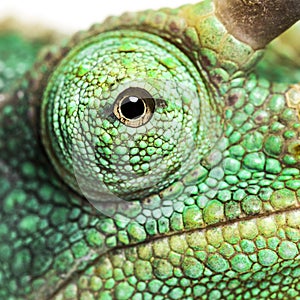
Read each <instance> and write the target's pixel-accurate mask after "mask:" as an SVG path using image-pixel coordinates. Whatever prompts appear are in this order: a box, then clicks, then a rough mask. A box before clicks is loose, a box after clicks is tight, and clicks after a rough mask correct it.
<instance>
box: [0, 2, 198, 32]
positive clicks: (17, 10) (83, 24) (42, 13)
mask: <svg viewBox="0 0 300 300" xmlns="http://www.w3.org/2000/svg"><path fill="white" fill-rule="evenodd" d="M199 1H200V0H156V1H155V0H154V1H145V0H104V1H103V0H98V1H96V0H79V1H76V0H73V1H69V0H68V1H66V0H43V1H41V0H40V1H39V0H23V1H22V0H0V20H1V19H3V18H4V17H7V16H13V17H15V18H16V19H18V20H20V21H23V22H26V23H33V24H39V23H40V24H42V25H45V26H47V27H50V28H53V29H58V30H60V31H62V32H65V33H73V32H74V31H77V30H81V29H87V28H88V27H89V26H90V25H92V24H93V23H98V22H101V21H103V19H104V18H106V17H107V16H109V15H119V14H121V13H123V12H125V11H139V10H144V9H148V8H153V9H158V8H161V7H174V8H175V7H178V6H180V5H183V4H186V3H197V2H199Z"/></svg>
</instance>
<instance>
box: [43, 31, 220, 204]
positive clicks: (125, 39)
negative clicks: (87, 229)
mask: <svg viewBox="0 0 300 300" xmlns="http://www.w3.org/2000/svg"><path fill="white" fill-rule="evenodd" d="M211 115H212V113H211V107H210V105H209V101H208V96H207V91H206V88H205V87H204V83H203V80H202V78H201V76H200V74H199V72H198V70H197V68H196V67H195V65H194V64H193V63H192V62H191V60H190V59H189V58H188V57H187V56H186V55H185V54H184V53H182V52H181V51H180V50H179V49H178V48H177V47H175V46H174V45H172V44H170V43H168V42H166V41H165V40H163V39H162V38H159V37H157V36H154V35H151V34H146V33H141V32H138V31H136V32H134V31H133V32H132V31H126V30H123V31H115V32H108V33H102V34H100V35H98V36H94V37H91V38H89V39H87V40H85V41H83V42H81V43H79V45H78V46H76V47H75V48H73V49H72V50H71V51H70V52H69V53H68V54H67V55H66V56H65V57H64V58H63V59H62V60H61V61H60V62H59V63H58V65H57V66H56V69H55V71H54V72H53V73H52V75H50V77H49V81H48V85H47V87H46V89H45V92H44V95H43V99H42V106H41V134H42V141H43V144H44V146H45V148H46V151H47V153H48V156H49V158H50V160H51V162H52V164H53V165H54V167H55V169H56V171H57V172H58V174H60V175H61V177H62V178H63V180H64V181H65V182H66V183H67V184H68V185H69V186H71V187H72V188H73V189H75V190H76V191H77V192H79V193H81V194H83V195H84V196H85V197H86V198H88V199H92V200H95V199H96V200H97V201H106V200H103V199H107V198H104V197H103V193H104V192H105V193H107V192H109V193H111V194H113V195H117V197H118V198H121V199H126V200H130V199H138V198H140V197H145V196H147V195H149V194H151V193H154V192H157V191H160V190H161V189H163V188H165V187H167V186H169V185H170V184H171V183H172V182H174V181H176V180H177V179H178V178H181V177H182V175H183V174H186V173H187V172H188V171H190V170H191V168H192V167H193V166H194V165H195V163H197V162H199V160H200V159H201V156H202V154H203V153H205V152H207V150H208V149H209V144H210V143H212V142H213V141H214V136H215V135H216V133H215V130H214V129H213V128H212V129H210V128H211V126H210V125H209V124H210V123H211V122H212V121H211ZM208 130H212V131H213V132H214V133H213V134H208V133H207V131H208ZM208 137H209V140H208ZM110 199H111V198H110ZM109 201H111V200H109Z"/></svg>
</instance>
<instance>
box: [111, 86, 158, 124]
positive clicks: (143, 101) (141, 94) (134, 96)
mask: <svg viewBox="0 0 300 300" xmlns="http://www.w3.org/2000/svg"><path fill="white" fill-rule="evenodd" d="M154 110H155V100H154V99H153V97H152V96H151V95H150V94H149V93H148V92H147V91H146V90H144V89H141V88H128V89H126V90H125V91H123V92H122V93H121V94H120V95H119V96H118V98H117V100H116V102H115V105H114V110H113V111H114V115H115V116H116V117H117V118H118V119H119V120H120V121H121V122H122V123H123V124H125V125H127V126H130V127H139V126H142V125H145V124H146V123H147V122H148V121H149V120H150V119H151V118H152V116H153V113H154Z"/></svg>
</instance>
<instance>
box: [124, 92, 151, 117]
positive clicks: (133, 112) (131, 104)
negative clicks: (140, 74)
mask: <svg viewBox="0 0 300 300" xmlns="http://www.w3.org/2000/svg"><path fill="white" fill-rule="evenodd" d="M120 108H121V112H122V114H123V116H124V117H125V118H127V119H129V120H134V119H138V118H140V117H141V116H142V115H143V114H144V113H145V104H144V101H143V100H141V99H140V98H138V97H135V96H129V97H126V98H124V99H123V101H122V104H121V107H120Z"/></svg>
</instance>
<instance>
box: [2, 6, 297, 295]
mask: <svg viewBox="0 0 300 300" xmlns="http://www.w3.org/2000/svg"><path fill="white" fill-rule="evenodd" d="M103 32H114V34H115V35H122V36H125V37H126V36H127V35H129V36H130V35H132V34H133V35H134V32H135V33H136V34H137V35H138V36H139V37H143V32H144V33H145V34H144V37H145V40H149V36H150V35H151V36H152V37H153V36H154V37H153V39H154V40H153V41H152V42H153V43H154V44H155V45H156V46H157V45H159V47H161V48H162V49H164V51H167V52H168V53H169V54H170V58H169V59H168V60H165V61H163V62H162V61H159V65H160V66H162V65H163V66H164V70H163V71H161V72H158V71H157V69H156V67H154V69H151V65H147V67H148V68H146V67H145V68H144V66H143V60H142V61H141V66H140V67H139V69H138V67H137V65H135V64H134V59H136V57H135V56H134V54H135V53H136V52H137V50H136V49H134V45H132V44H130V41H129V42H128V45H126V47H124V48H126V49H124V48H123V50H122V51H121V50H120V52H123V53H129V54H128V55H129V58H128V57H127V58H128V60H127V61H126V59H125V58H123V59H124V60H125V62H124V61H123V62H122V63H124V64H125V69H126V71H124V72H125V73H126V72H127V73H128V74H129V75H128V76H131V77H132V78H136V79H140V78H141V74H144V75H143V76H144V79H145V78H147V76H148V77H149V76H150V75H149V74H150V73H151V76H153V75H154V77H155V79H157V80H159V81H161V80H162V78H161V76H162V75H161V74H169V73H170V74H171V75H170V76H171V80H172V81H176V80H177V79H176V78H177V76H178V73H180V72H181V71H182V70H184V68H186V69H185V70H186V71H187V72H190V74H193V75H191V77H193V78H194V79H195V78H198V80H199V82H196V83H194V84H195V86H196V90H198V91H199V94H198V96H197V97H199V99H200V100H199V101H200V112H201V113H200V116H198V117H199V120H198V119H197V120H198V122H199V124H200V125H199V128H198V127H197V128H198V129H199V130H194V131H193V130H192V133H193V136H194V140H195V141H197V140H198V139H197V138H198V137H199V136H201V139H200V143H198V142H197V143H196V142H195V145H196V150H197V153H198V154H199V159H198V160H196V161H193V160H192V159H191V160H190V161H189V160H188V159H189V157H185V160H186V161H185V162H182V163H183V164H185V165H187V162H188V163H189V168H184V173H182V174H179V173H178V174H177V175H176V176H174V177H172V176H171V175H172V174H174V173H176V171H174V172H173V173H172V174H170V176H171V177H170V178H171V179H169V177H163V179H161V180H163V182H162V183H161V185H158V187H153V188H151V187H149V188H148V187H147V189H146V191H143V193H144V192H145V194H146V196H144V197H141V196H140V195H141V194H143V193H139V192H138V190H134V191H133V192H132V193H130V190H129V191H128V187H125V188H124V190H122V188H120V192H119V194H118V195H120V194H121V195H123V194H124V195H125V196H126V195H129V198H130V201H128V202H122V203H121V204H114V205H113V206H112V207H110V215H111V216H113V217H107V216H105V215H103V214H101V213H100V212H98V211H97V210H96V209H95V208H94V207H93V206H92V205H91V204H90V203H89V202H88V201H87V200H86V198H85V196H84V195H83V194H84V192H83V194H82V190H81V189H80V187H79V188H78V186H76V180H75V179H76V178H75V179H74V174H71V172H70V170H71V168H70V167H69V166H68V164H66V163H65V161H64V159H65V157H68V155H67V154H66V155H65V156H63V155H62V156H59V155H57V153H60V152H59V151H60V150H57V149H59V147H57V145H53V144H52V143H54V144H55V139H54V138H53V136H49V134H53V133H55V134H57V133H56V132H57V131H58V134H57V136H58V138H60V137H61V136H60V135H59V134H62V135H64V134H65V131H64V130H65V129H62V128H60V130H57V127H55V126H54V127H53V128H54V129H51V126H52V123H51V122H52V121H53V120H52V119H51V118H52V117H49V118H48V119H47V118H45V117H43V115H45V114H49V115H50V116H53V115H54V116H55V110H54V113H53V111H51V112H49V111H48V108H47V105H46V104H43V103H48V102H51V101H53V103H54V104H53V105H55V103H56V102H55V101H60V99H61V98H60V97H59V96H57V97H56V98H55V97H50V96H49V94H47V92H46V93H44V92H45V90H46V89H47V88H48V89H51V88H52V86H55V84H56V80H54V79H57V77H55V76H58V77H59V76H63V75H60V73H59V72H60V70H61V61H62V58H64V57H68V55H69V54H70V53H74V55H73V56H76V55H77V50H76V49H77V48H76V47H81V46H78V45H83V44H84V43H86V41H90V40H91V39H93V40H94V41H96V42H97V39H100V38H101V37H102V36H103V35H102V33H103ZM116 32H117V33H116ZM146 33H147V34H146ZM155 36H156V38H155ZM8 38H9V39H11V42H10V43H7V42H6V41H7V39H8ZM5 39H6V41H5ZM158 40H159V41H158ZM43 43H44V42H43V41H39V42H38V43H37V42H36V41H26V40H24V39H21V38H20V39H19V38H17V37H12V36H11V35H9V34H7V35H6V38H5V37H4V35H2V36H1V37H0V58H1V63H2V65H3V66H2V68H1V71H0V76H1V77H0V79H1V82H3V84H2V85H0V97H1V100H2V101H1V111H0V163H1V168H0V199H1V207H0V262H1V264H0V299H14V300H15V299H56V300H59V299H82V300H83V299H85V300H86V299H135V300H137V299H156V300H159V299H298V298H299V297H300V260H299V258H300V255H299V251H300V209H299V204H300V203H299V199H300V166H299V155H300V150H299V149H300V141H299V128H300V121H299V109H300V108H299V104H298V103H299V99H300V91H299V90H300V87H299V85H298V84H296V83H295V84H293V85H289V84H288V83H286V84H283V83H281V81H285V82H286V81H288V82H291V81H292V80H298V78H299V71H298V70H297V68H294V67H293V65H292V64H291V68H289V70H293V72H289V73H288V74H285V75H283V74H282V73H280V72H278V70H276V67H275V66H274V65H272V64H273V63H274V60H272V59H270V60H269V62H268V60H265V61H264V62H262V63H261V64H260V65H259V68H258V69H257V70H259V71H260V74H259V73H258V72H257V71H255V70H254V71H252V68H253V67H255V65H256V63H257V62H258V60H259V59H260V58H261V56H262V54H263V51H262V50H259V51H254V50H253V49H251V47H249V46H248V45H246V44H244V43H241V42H239V41H238V40H236V39H235V38H234V37H233V36H231V35H230V34H229V33H228V32H227V31H226V29H225V28H224V26H223V25H222V24H221V23H220V21H219V20H218V19H217V18H216V17H215V15H214V5H213V3H212V2H211V1H203V2H201V3H199V4H197V5H187V6H184V7H181V8H179V9H176V10H168V9H164V10H161V11H157V12H155V11H146V12H142V13H134V14H125V15H123V16H121V17H119V18H109V19H107V20H106V21H105V22H104V23H103V24H100V25H95V26H93V27H92V28H91V29H90V30H89V31H87V32H82V33H80V34H78V35H76V36H75V37H73V38H72V39H71V40H70V41H69V42H68V44H65V43H63V46H61V47H56V46H52V47H50V48H49V50H48V51H43V53H44V54H43V55H41V56H40V57H39V58H38V59H37V60H38V62H37V63H36V64H35V66H34V67H32V68H31V65H32V63H33V61H34V59H35V56H36V50H37V49H38V48H40V46H41V45H42V44H43ZM45 43H46V42H45ZM82 43H83V44H82ZM2 45H6V46H5V47H4V46H3V47H2ZM7 45H9V47H11V51H9V52H8V53H9V56H7V57H12V58H9V59H7V58H6V56H5V55H7V54H6V53H7V52H5V51H6V50H5V49H6V48H7ZM74 47H75V50H74ZM82 47H83V48H84V47H85V46H82ZM20 49H24V53H23V55H22V56H20V55H18V56H13V54H11V53H17V52H18V51H19V50H20ZM166 49H167V50H166ZM174 49H177V50H174ZM144 50H145V49H144ZM144 50H143V51H144ZM72 51H73V52H72ZM143 51H141V53H143ZM177 51H178V52H177ZM18 53H19V52H18ZM132 53H133V54H132ZM130 55H133V56H130ZM143 55H144V54H143ZM272 56H273V57H274V54H272V53H271V54H270V57H272ZM131 57H134V58H133V59H132V58H131ZM137 57H141V56H137ZM143 57H144V56H143ZM174 57H176V64H177V65H176V64H175V62H174V61H175V58H174ZM275 57H276V55H275ZM118 58H119V56H117V57H116V59H115V60H116V61H118ZM143 59H144V58H143ZM162 60H163V58H162ZM65 61H68V59H65ZM183 62H186V64H185V65H183ZM294 63H295V64H297V63H298V62H294ZM70 64H71V63H70ZM174 64H175V65H174ZM19 65H23V69H22V67H20V66H19ZM24 65H25V68H24ZM128 65H130V66H131V67H128ZM73 66H74V65H70V69H72V68H75V67H73ZM132 66H134V68H132ZM270 66H272V67H270ZM287 66H289V65H288V64H286V65H285V67H282V66H281V67H278V68H280V70H282V72H283V71H284V69H285V68H286V67H287ZM86 68H87V66H86V64H83V65H82V66H81V68H80V66H79V67H78V69H76V70H77V73H76V74H78V76H79V79H78V81H76V82H81V83H82V82H83V83H82V85H81V84H79V85H78V86H79V93H80V91H86V90H88V88H89V87H91V88H90V90H89V91H91V94H89V95H90V96H89V97H87V98H88V101H90V100H91V99H92V98H93V97H94V96H95V93H96V92H95V89H94V86H95V85H97V86H99V82H97V83H96V84H95V82H94V83H93V80H100V79H98V78H97V77H96V75H93V77H92V78H91V79H89V78H85V77H84V76H85V75H86ZM143 68H144V69H145V70H144V69H143ZM17 69H18V70H20V72H14V71H15V70H17ZM25 69H31V70H30V71H29V73H28V74H27V75H26V76H25V77H23V78H21V74H22V73H23V70H25ZM128 69H130V72H129V71H128ZM54 70H56V71H55V72H56V74H58V75H53V74H54V73H53V72H54ZM191 70H193V71H191ZM194 70H196V73H197V74H195V71H194ZM67 72H68V71H67V70H66V71H65V73H63V74H68V73H67ZM143 72H144V73H143ZM71 73H72V71H71ZM115 73H116V74H120V71H118V72H115ZM127 73H126V74H127ZM9 74H11V75H9ZM116 74H110V75H111V77H112V78H110V79H108V78H105V79H103V80H104V84H105V83H106V82H107V80H111V81H112V82H114V81H115V77H114V76H117V75H116ZM174 74H175V75H174ZM52 76H54V77H52ZM156 76H158V77H157V78H156ZM166 76H167V77H168V76H169V75H166ZM172 76H174V77H172ZM281 76H283V77H284V78H281ZM75 77H76V76H75ZM53 78H54V79H53ZM66 78H67V79H66V80H72V74H68V76H67V75H66ZM70 78H71V79H70ZM132 78H131V79H132ZM142 78H143V77H142ZM168 78H169V77H168ZM174 78H175V79H174ZM169 79H170V78H169ZM281 79H282V80H281ZM119 80H120V81H122V78H121V79H120V78H119ZM272 80H273V81H272ZM178 81H180V80H178ZM275 81H277V83H276V82H275ZM85 82H89V83H86V84H85ZM49 86H50V87H49ZM101 87H103V86H101ZM55 89H56V88H55ZM75 93H76V91H75ZM43 95H44V96H43ZM58 95H59V93H58ZM97 95H98V97H100V96H99V94H97ZM101 96H102V94H101ZM54 98H55V99H54ZM100 98H101V97H100ZM107 98H109V97H107ZM68 99H69V98H68V97H67V100H66V101H68ZM72 99H73V98H72ZM197 99H198V98H197ZM186 103H187V104H185V105H190V104H189V103H190V102H189V101H188V100H186ZM79 104H80V105H83V104H82V103H79ZM43 105H44V107H43ZM88 105H90V102H88ZM45 107H46V108H45ZM183 107H185V106H184V105H183ZM161 110H162V113H163V114H165V115H166V118H167V120H168V117H169V114H170V118H172V117H173V114H172V113H174V111H172V109H169V110H167V109H166V108H165V107H163V108H162V109H161ZM45 112H46V113H45ZM60 113H61V114H63V112H60ZM185 113H186V111H185ZM71 116H73V117H74V115H72V114H71ZM196 116H197V112H196ZM60 117H61V116H60ZM62 117H63V118H62V119H60V120H61V123H60V124H64V123H63V120H69V119H68V116H67V114H65V115H64V114H63V115H62ZM192 118H193V116H192ZM49 119H50V120H51V121H49ZM53 119H54V120H57V119H55V117H53ZM164 120H166V119H164ZM192 120H193V119H192ZM109 122H111V123H113V124H116V125H114V126H115V127H116V128H117V130H113V129H111V127H109V126H108V123H109ZM162 123H163V122H162ZM71 124H72V123H71ZM105 124H106V125H107V128H108V129H107V130H108V132H107V133H108V135H109V136H110V138H112V139H114V140H118V139H121V140H122V134H125V133H126V130H125V131H124V128H125V127H124V124H123V125H122V126H121V125H120V124H119V123H118V121H117V120H115V119H114V120H113V121H111V120H110V119H108V122H106V123H105ZM192 124H193V125H192V128H194V127H193V126H197V125H195V124H194V123H192ZM197 124H198V123H197ZM101 126H103V125H101ZM153 126H154V127H153V128H151V129H153V130H154V131H155V130H156V128H155V124H154V125H153ZM89 128H90V127H89ZM101 128H103V127H101ZM162 129H163V130H162V135H163V134H164V130H167V129H168V128H167V127H166V128H165V127H164V126H163V125H162ZM118 130H120V131H122V130H123V133H122V132H118ZM95 131H96V130H95ZM113 132H114V133H115V134H113ZM124 132H125V133H124ZM157 134H158V133H157ZM100 136H104V134H103V133H101V134H100ZM145 136H146V138H145V139H144V142H145V143H144V144H139V145H140V149H139V150H140V152H138V153H141V151H143V150H145V151H147V150H148V152H147V153H148V154H149V153H151V154H153V152H154V150H153V149H152V148H153V146H152V148H151V151H150V150H149V148H150V147H149V144H150V143H151V142H153V139H152V140H151V136H148V135H147V132H146V133H145ZM154 136H155V135H154ZM67 138H68V136H67ZM67 138H65V140H63V142H62V144H64V143H65V144H64V145H65V146H66V147H67V146H68V144H67ZM126 139H128V135H126ZM42 140H43V141H44V142H42ZM47 141H48V142H47ZM107 141H108V140H107V139H105V141H103V142H104V144H100V148H101V147H104V148H105V145H106V144H105V143H106V142H107ZM181 142H182V141H181ZM107 143H108V142H107ZM153 143H154V142H153ZM108 144H109V143H108ZM116 144H117V143H116ZM154 145H156V148H157V149H160V147H163V145H161V144H160V143H158V142H156V144H154ZM113 146H114V144H113ZM62 147H63V146H62ZM128 147H130V146H128ZM154 148H155V147H154ZM182 148H185V147H182ZM63 149H64V148H63ZM157 149H156V151H158V150H157ZM162 149H163V148H162ZM165 149H169V148H168V147H165ZM176 149H177V148H176ZM110 150H111V148H110ZM75 151H76V149H75ZM107 151H108V150H107ZM134 151H135V150H134ZM134 151H133V152H134ZM180 151H185V150H182V149H181V150H180ZM121 152H122V151H119V152H118V153H119V155H121V158H122V153H121ZM108 153H109V151H108V152H106V154H107V157H105V158H107V159H108V160H109V159H110V158H109V154H108ZM120 153H121V154H120ZM157 153H159V152H157ZM172 153H173V152H172ZM146 156H147V155H146V154H144V155H142V154H141V157H142V158H140V159H145V161H149V158H145V157H146ZM149 156H151V155H150V154H149ZM143 157H144V158H143ZM121 158H120V159H121ZM166 159H168V156H167V158H166ZM114 161H115V160H114V158H113V157H112V164H113V163H114ZM137 161H138V159H136V160H133V161H132V164H135V163H136V162H137ZM150 161H151V159H150ZM143 168H144V169H143V172H144V173H143V174H146V173H147V171H148V169H147V168H145V167H143ZM156 176H159V174H158V175H156ZM123 192H124V193H123ZM122 193H123V194H122ZM125 196H124V197H125Z"/></svg>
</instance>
